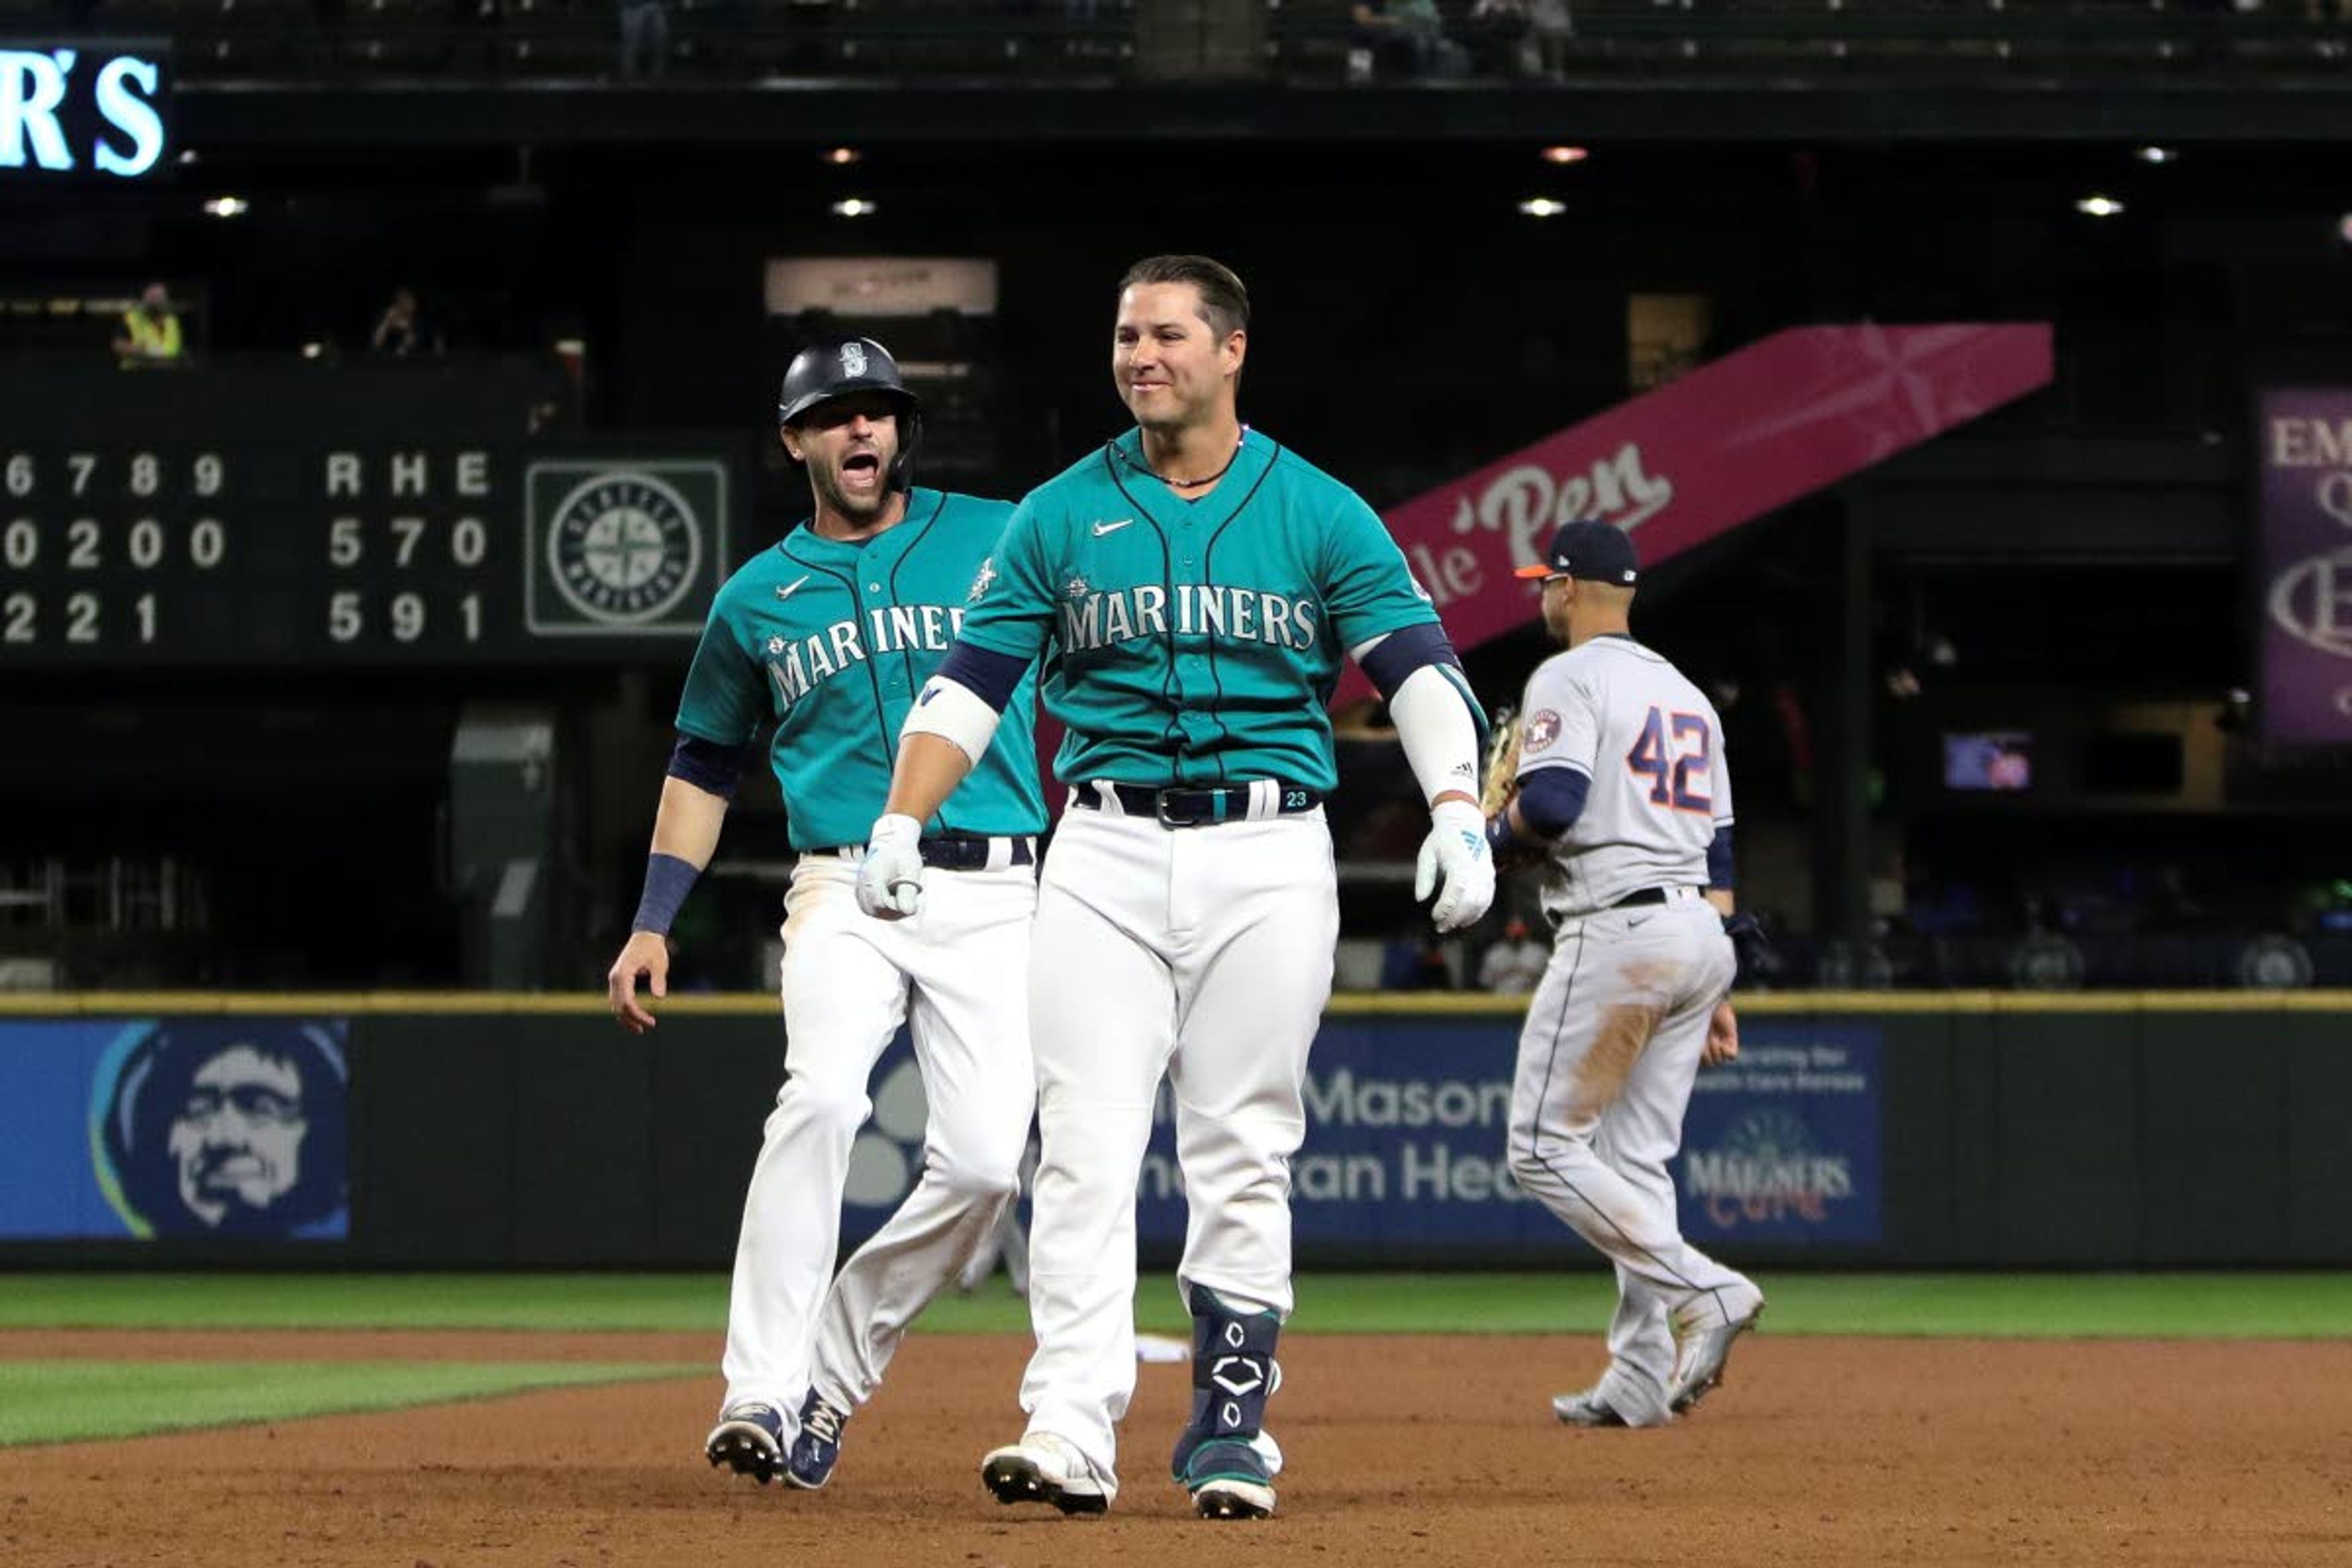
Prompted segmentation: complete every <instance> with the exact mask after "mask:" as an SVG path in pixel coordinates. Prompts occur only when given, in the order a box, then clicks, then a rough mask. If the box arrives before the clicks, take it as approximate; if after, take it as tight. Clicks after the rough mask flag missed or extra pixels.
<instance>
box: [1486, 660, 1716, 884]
mask: <svg viewBox="0 0 2352 1568" xmlns="http://www.w3.org/2000/svg"><path fill="white" fill-rule="evenodd" d="M1519 713H1520V720H1519V723H1520V731H1519V768H1518V777H1519V781H1520V784H1521V785H1522V786H1523V787H1524V786H1525V784H1526V783H1527V781H1528V778H1529V777H1530V776H1531V775H1533V774H1535V773H1541V772H1542V771H1543V770H1545V769H1547V768H1573V769H1575V770H1576V771H1577V772H1578V773H1582V774H1584V775H1585V777H1587V778H1588V779H1590V780H1591V788H1590V790H1589V791H1588V792H1587V794H1586V795H1585V800H1584V809H1583V811H1582V812H1581V813H1580V814H1579V815H1578V816H1577V819H1576V821H1575V823H1574V824H1573V825H1571V826H1570V828H1569V830H1568V831H1567V833H1565V834H1564V835H1562V836H1561V837H1560V839H1559V842H1558V843H1556V844H1554V845H1553V846H1552V851H1551V866H1550V868H1549V871H1548V873H1547V875H1546V877H1545V879H1544V895H1543V899H1544V910H1545V912H1546V913H1548V914H1549V915H1550V916H1551V917H1552V918H1553V919H1554V920H1562V919H1573V918H1574V917H1576V916H1578V915H1583V914H1589V913H1591V911H1593V910H1603V909H1607V908H1608V907H1609V906H1610V905H1612V904H1613V903H1615V902H1616V901H1617V900H1620V899H1622V898H1623V897H1624V896H1625V895H1626V894H1628V893H1634V892H1639V891H1641V890H1642V889H1644V888H1666V887H1685V888H1704V887H1706V885H1707V870H1706V849H1707V845H1708V844H1709V843H1711V842H1712V841H1713V840H1714V837H1715V832H1716V829H1717V827H1727V826H1730V825H1731V773H1730V771H1729V769H1728V768H1727V765H1726V764H1725V761H1724V756H1723V724H1722V721H1720V720H1719V719H1717V717H1716V711H1715V705H1714V704H1713V703H1711V702H1709V701H1708V700H1706V696H1705V695H1704V694H1703V693H1701V692H1700V690H1699V689H1698V688H1697V687H1696V686H1694V685H1692V684H1691V683H1690V681H1689V680H1688V679H1686V678H1685V676H1684V675H1683V673H1682V671H1680V670H1678V669H1676V668H1675V667H1674V666H1673V665H1672V664H1670V663H1669V662H1667V660H1666V658H1664V655H1662V654H1659V653H1657V652H1656V651H1654V649H1651V648H1646V647H1643V646H1642V645H1641V644H1640V643H1638V642H1635V641H1634V640H1633V638H1632V637H1625V636H1622V635H1618V634H1604V635H1602V636H1601V637H1592V638H1591V639H1589V640H1587V641H1585V642H1583V643H1580V644H1579V645H1578V646H1577V647H1573V648H1570V650H1569V651H1567V652H1566V653H1561V654H1556V655H1554V656H1553V657H1552V658H1548V659H1546V660H1545V661H1544V662H1543V663H1542V664H1540V665H1538V666H1537V667H1536V672H1535V674H1534V675H1532V676H1530V677H1529V678H1528V688H1527V695H1526V700H1525V702H1524V703H1523V705H1522V706H1521V708H1520V710H1519Z"/></svg>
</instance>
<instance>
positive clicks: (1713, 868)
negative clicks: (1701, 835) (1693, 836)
mask: <svg viewBox="0 0 2352 1568" xmlns="http://www.w3.org/2000/svg"><path fill="white" fill-rule="evenodd" d="M1731 867H1732V860H1731V825H1730V824H1729V823H1725V824H1723V825H1722V826H1718V827H1717V829H1716V830H1715V837H1713V838H1711V839H1709V840H1707V846H1706V885H1707V886H1708V887H1710V888H1729V887H1731V886H1732V885H1733V884H1732V869H1731Z"/></svg>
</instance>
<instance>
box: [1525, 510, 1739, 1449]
mask: <svg viewBox="0 0 2352 1568" xmlns="http://www.w3.org/2000/svg"><path fill="white" fill-rule="evenodd" d="M1520 575H1521V576H1523V577H1540V578H1542V579H1543V618H1544V626H1545V627H1546V629H1547V630H1549V632H1550V633H1551V634H1552V637H1554V638H1555V639H1556V640H1557V641H1559V642H1560V643H1562V644H1564V645H1565V646H1566V647H1567V651H1566V652H1565V653H1560V654H1557V655H1555V656H1553V657H1552V658H1549V659H1547V660H1545V661H1544V663H1543V664H1542V665H1540V666H1539V667H1538V668H1537V670H1536V672H1535V674H1534V675H1533V676H1532V677H1530V678H1529V679H1528V688H1527V696H1526V698H1525V700H1524V701H1523V702H1522V704H1521V706H1520V709H1519V712H1520V714H1521V730H1520V742H1519V760H1518V767H1517V784H1518V788H1517V795H1516V796H1515V797H1514V798H1512V799H1511V800H1510V801H1508V802H1507V804H1506V805H1504V807H1503V809H1502V810H1501V811H1500V812H1499V813H1497V814H1496V816H1494V817H1493V818H1492V819H1490V821H1489V823H1488V827H1487V832H1488V836H1489V840H1490V842H1491V843H1492V845H1493V847H1494V849H1495V852H1496V857H1497V858H1505V857H1508V856H1511V855H1513V854H1515V853H1520V852H1527V853H1531V854H1538V855H1540V856H1541V857H1542V858H1543V860H1544V862H1545V876H1544V884H1543V904H1544V913H1545V914H1546V915H1547V916H1548V917H1549V919H1550V921H1551V922H1552V925H1553V928H1554V934H1553V946H1552V956H1551V962H1550V963H1549V965H1547V966H1546V968H1545V970H1544V974H1543V978H1542V980H1541V981H1539V982H1538V984H1537V986H1536V994H1535V997H1534V999H1533V1001H1532V1002H1531V1003H1530V1004H1529V1005H1528V1019H1527V1024H1526V1026H1525V1027H1524V1028H1523V1029H1522V1030H1521V1031H1520V1035H1519V1056H1518V1073H1517V1079H1516V1081H1515V1083H1514V1084H1513V1087H1512V1092H1511V1124H1510V1144H1509V1147H1510V1162H1511V1174H1512V1176H1513V1178H1514V1179H1516V1180H1517V1183H1518V1184H1519V1186H1520V1188H1521V1189H1522V1190H1523V1191H1525V1192H1528V1193H1529V1194H1533V1195H1534V1196H1535V1197H1537V1198H1538V1199H1540V1200H1541V1201H1542V1202H1543V1205H1544V1206H1545V1207H1547V1208H1549V1209H1550V1210H1551V1212H1552V1213H1553V1214H1555V1215H1559V1217H1560V1218H1561V1219H1562V1220H1564V1221H1566V1222H1567V1223H1568V1225H1569V1226H1570V1228H1572V1229H1573V1230H1575V1232H1576V1233H1577V1234H1578V1235H1579V1236H1581V1237H1584V1238H1585V1239H1586V1240H1587V1241H1589V1242H1591V1244H1592V1245H1593V1246H1594V1247H1596V1248H1598V1249H1599V1250H1600V1251H1601V1254H1602V1255H1603V1256H1604V1257H1606V1258H1608V1259H1609V1260H1610V1262H1611V1263H1612V1264H1614V1265H1615V1266H1616V1270H1617V1311H1616V1315H1615V1316H1614V1317H1613V1318H1612V1320H1611V1321H1610V1325H1609V1366H1608V1369H1607V1370H1606V1371H1605V1372H1603V1373H1601V1380H1600V1382H1598V1383H1597V1384H1593V1385H1592V1386H1591V1387H1590V1388H1586V1389H1582V1390H1580V1391H1578V1392H1577V1393H1574V1394H1561V1395H1559V1397H1558V1398H1557V1399H1554V1400H1553V1401H1552V1413H1553V1414H1554V1415H1557V1416H1558V1417H1559V1420H1561V1421H1562V1422H1564V1423H1566V1424H1568V1425H1570V1426H1657V1425H1659V1424H1661V1423H1663V1422H1665V1421H1667V1420H1669V1419H1671V1418H1672V1417H1673V1416H1675V1415H1679V1414H1681V1413H1682V1412H1684V1411H1685V1410H1688V1409H1689V1408H1690V1407H1691V1406H1693V1405H1696V1404H1697V1403H1698V1402H1699V1400H1700V1399H1702V1398H1704V1397H1705V1396H1706V1393H1707V1391H1708V1390H1710V1389H1712V1388H1714V1387H1715V1386H1716V1385H1717V1384H1719V1383H1721V1382H1722V1381H1723V1368H1724V1363H1725V1361H1726V1359H1727V1357H1728V1356H1729V1355H1730V1353H1731V1346H1732V1342H1733V1341H1734V1340H1736V1339H1738V1336H1739V1335H1740V1334H1742V1333H1744V1332H1746V1331H1748V1329H1749V1328H1751V1327H1753V1326H1754V1324H1755V1322H1756V1316H1757V1314H1758V1313H1759V1312H1761V1311H1762V1310H1764V1296H1763V1292H1761V1291H1759V1289H1757V1288H1756V1285H1755V1282H1754V1281H1752V1280H1750V1279H1748V1277H1747V1276H1745V1275H1743V1274H1741V1273H1739V1272H1738V1271H1737V1270H1735V1269H1731V1268H1725V1267H1724V1266H1723V1265H1722V1264H1720V1263H1717V1261H1716V1260H1715V1259H1713V1258H1709V1257H1707V1256H1706V1254H1705V1253H1703V1252H1701V1251H1699V1250H1698V1248H1696V1247H1693V1246H1691V1245H1690V1244H1689V1243H1688V1242H1686V1241H1685V1240H1684V1239H1683V1238H1682V1234H1681V1232H1680V1230H1679V1229H1678V1228H1677V1226H1676V1224H1675V1187H1674V1180H1673V1178H1672V1177H1671V1176H1670V1175H1669V1174H1668V1173H1667V1172H1666V1162H1667V1161H1668V1160H1670V1159H1672V1158H1674V1154H1675V1150H1676V1149H1678V1148H1680V1147H1681V1146H1682V1136H1683V1111H1684V1110H1685V1108H1686V1107H1687V1106H1688V1104H1689V1102H1690V1094H1691V1079H1692V1078H1693V1076H1694V1075H1695V1074H1696V1072H1697V1070H1698V1068H1699V1066H1700V1064H1701V1062H1702V1061H1706V1062H1710V1063H1711V1062H1718V1061H1728V1060H1730V1059H1732V1058H1734V1057H1736V1056H1738V1053H1739V1025H1738V1018H1737V1017H1736V1016H1734V1015H1733V1013H1732V1010H1731V1003H1730V1001H1729V993H1730V990H1731V984H1732V979H1733V975H1734V970H1735V966H1736V963H1737V953H1738V947H1739V945H1740V944H1741V943H1744V942H1749V941H1750V939H1752V938H1754V936H1755V933H1754V931H1753V927H1754V921H1753V920H1752V919H1747V920H1742V919H1740V918H1739V917H1738V916H1736V915H1735V914H1734V912H1733V901H1734V900H1733V892H1732V850H1731V826H1732V815H1731V774H1730V771H1729V765H1728V763H1727V761H1726V759H1725V757H1724V754H1723V724H1722V721H1721V720H1719V719H1718V718H1717V716H1716V711H1715V707H1714V705H1713V704H1712V703H1710V702H1708V701H1707V700H1706V696H1705V694H1704V693H1702V692H1701V691H1700V690H1699V689H1698V688H1696V686H1693V685H1692V684H1691V683H1690V681H1689V680H1688V679H1686V678H1685V677H1684V675H1683V674H1682V672H1681V671H1679V670H1677V669H1676V668H1675V667H1674V666H1673V665H1672V664H1670V663H1668V662H1667V661H1666V659H1665V658H1664V657H1663V656H1661V655H1660V654H1658V653H1656V652H1655V651H1654V650H1653V649H1650V648H1647V647H1643V646H1642V644H1640V643H1638V642H1636V641H1634V640H1633V632H1632V630H1631V627H1630V622H1629V615H1630V611H1631V608H1632V605H1633V591H1634V587H1635V585H1636V584H1637V583H1638V581H1639V579H1640V576H1641V569H1640V565H1639V563H1637V561H1636V559H1635V555H1634V550H1633V541H1632V540H1631V539H1629V538H1628V537H1626V535H1625V533H1624V531H1622V529H1619V528H1617V527H1615V526H1614V525H1612V524H1610V523H1606V522H1597V521H1579V522H1570V523H1568V524H1567V525H1565V526H1564V527H1562V528H1561V529H1560V530H1559V533H1558V534H1557V535H1556V536H1555V537H1554V539H1553V541H1552V545H1551V552H1550V554H1549V557H1548V558H1547V559H1546V561H1545V562H1544V563H1542V564H1539V565H1536V566H1530V567H1526V568H1523V569H1522V570H1521V571H1520Z"/></svg>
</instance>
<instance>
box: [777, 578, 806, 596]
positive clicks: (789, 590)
mask: <svg viewBox="0 0 2352 1568" xmlns="http://www.w3.org/2000/svg"><path fill="white" fill-rule="evenodd" d="M807 581H808V578H807V577H805V576H803V578H802V579H801V582H800V583H789V584H785V585H784V586H783V587H781V588H779V589H777V590H776V597H777V598H779V599H789V598H791V597H792V596H793V595H794V594H797V593H799V592H800V591H801V583H805V582H807Z"/></svg>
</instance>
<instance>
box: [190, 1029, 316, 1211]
mask: <svg viewBox="0 0 2352 1568" xmlns="http://www.w3.org/2000/svg"><path fill="white" fill-rule="evenodd" d="M308 1131H310V1122H309V1121H308V1120H307V1119H306V1118H305V1117H304V1116H303V1114H302V1075H301V1073H300V1072H299V1070H298V1069H297V1068H295V1066H294V1064H293V1063H292V1062H290V1061H288V1060H287V1059H285V1058H282V1057H270V1056H265V1055H263V1054H262V1053H261V1052H260V1051H258V1050H257V1049H256V1048H255V1047H252V1046H250V1045H235V1046H231V1047H229V1048H228V1049H226V1050H225V1051H223V1052H221V1053H220V1054H219V1055H218V1056H216V1057H215V1058H212V1059H211V1060H210V1061H208V1062H206V1063H205V1065H204V1066H202V1067H200V1068H197V1069H196V1072H195V1077H194V1079H193V1080H192V1081H191V1082H190V1084H189V1086H188V1093H187V1098H186V1099H185V1100H184V1101H183V1102H182V1104H181V1106H180V1110H179V1114H178V1115H176V1116H174V1117H173V1119H172V1131H171V1132H170V1134H169V1136H168V1137H167V1138H166V1140H165V1142H164V1147H165V1148H166V1149H167V1150H168V1151H169V1152H170V1153H171V1156H172V1161H173V1165H174V1166H175V1167H176V1169H177V1171H178V1173H179V1192H180V1201H181V1202H182V1203H184V1204H185V1205H187V1207H188V1212H189V1213H190V1214H192V1215H195V1216H196V1218H197V1219H199V1220H201V1221H203V1222H204V1223H205V1225H208V1226H217V1225H219V1224H220V1222H221V1221H222V1220H223V1219H224V1218H226V1216H227V1215H228V1213H229V1211H230V1209H232V1208H234V1207H242V1208H244V1209H245V1210H247V1211H248V1212H250V1213H253V1214H260V1213H262V1212H263V1211H265V1210H267V1209H268V1207H269V1205H272V1204H274V1203H276V1202H277V1201H278V1199H280V1198H282V1197H284V1196H285V1195H286V1194H288V1193H289V1192H290V1191H292V1190H293V1187H294V1184H295V1183H296V1182H297V1181H298V1180H299V1179H300V1177H301V1173H302V1136H303V1134H304V1133H306V1132H308Z"/></svg>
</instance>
